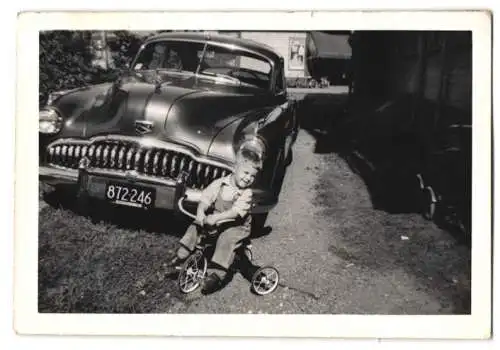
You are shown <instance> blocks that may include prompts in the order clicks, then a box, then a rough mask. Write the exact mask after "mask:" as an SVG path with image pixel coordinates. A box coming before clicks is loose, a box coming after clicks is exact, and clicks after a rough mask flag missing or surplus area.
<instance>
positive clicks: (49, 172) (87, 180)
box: [39, 166, 276, 214]
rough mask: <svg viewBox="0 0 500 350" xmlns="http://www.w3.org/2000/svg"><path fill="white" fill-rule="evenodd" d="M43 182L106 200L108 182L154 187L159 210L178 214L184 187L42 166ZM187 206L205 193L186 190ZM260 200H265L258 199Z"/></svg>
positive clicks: (261, 205)
mask: <svg viewBox="0 0 500 350" xmlns="http://www.w3.org/2000/svg"><path fill="white" fill-rule="evenodd" d="M39 179H40V181H41V182H43V183H46V184H48V185H52V186H74V187H75V189H76V190H77V191H78V192H79V193H85V194H86V195H88V196H89V197H93V198H97V199H102V200H104V199H105V188H106V184H107V182H108V181H110V180H113V181H119V182H122V183H124V184H126V183H129V184H136V185H140V186H147V187H152V188H154V189H155V190H156V199H155V203H154V207H155V208H159V209H166V210H177V209H178V208H177V198H178V195H179V193H178V191H179V188H180V186H182V185H183V184H182V183H179V182H177V181H175V180H172V179H165V178H159V177H151V176H144V175H141V174H137V173H134V172H130V171H129V172H125V171H123V172H117V171H114V170H111V171H110V170H106V169H97V168H86V169H83V168H82V169H79V170H77V169H67V168H59V167H54V166H40V167H39ZM183 195H184V196H185V201H186V202H187V204H188V205H189V204H197V203H198V202H199V201H200V198H201V190H197V189H191V188H186V189H185V190H183ZM256 197H257V198H259V197H262V196H258V195H257V196H256ZM275 206H276V202H275V201H273V202H271V203H270V202H269V201H259V200H257V201H256V203H255V204H254V206H253V207H252V210H251V212H252V213H253V214H259V213H267V212H269V211H270V210H271V209H272V208H274V207H275Z"/></svg>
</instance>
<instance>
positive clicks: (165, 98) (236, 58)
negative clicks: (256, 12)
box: [39, 32, 298, 217]
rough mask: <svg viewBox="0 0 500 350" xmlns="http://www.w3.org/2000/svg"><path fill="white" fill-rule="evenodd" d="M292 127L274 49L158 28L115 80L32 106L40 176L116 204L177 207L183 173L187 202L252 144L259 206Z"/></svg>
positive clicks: (263, 208)
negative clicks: (257, 162) (259, 164)
mask: <svg viewBox="0 0 500 350" xmlns="http://www.w3.org/2000/svg"><path fill="white" fill-rule="evenodd" d="M297 132H298V121H297V117H296V106H295V103H294V101H293V100H292V99H289V98H288V96H287V91H286V85H285V76H284V64H283V58H282V57H281V56H280V55H278V54H277V53H275V52H274V51H273V50H272V49H271V48H268V47H267V46H265V45H262V44H259V43H256V42H253V41H250V40H243V39H238V38H233V37H229V36H221V35H206V34H201V33H183V32H179V33H162V34H158V35H156V36H153V37H151V38H149V39H147V40H146V41H145V42H144V44H143V45H142V46H141V48H140V49H139V51H138V53H137V55H136V57H135V58H134V59H133V60H132V61H131V64H130V65H129V67H128V68H127V69H126V70H124V71H123V72H122V73H121V74H120V75H119V77H118V78H117V79H116V81H114V82H109V83H103V84H99V85H94V86H87V87H82V88H78V89H74V90H71V91H59V92H54V93H52V94H50V96H49V100H48V102H47V105H46V106H45V107H44V108H42V109H41V110H40V113H39V136H40V181H42V182H43V183H47V184H50V185H52V186H55V187H56V188H63V187H64V188H67V185H69V187H72V188H74V189H77V191H76V193H78V194H82V193H84V194H85V195H86V196H88V198H96V199H101V200H104V201H108V202H111V203H114V204H118V205H126V206H133V207H137V208H142V209H144V210H149V209H153V208H159V209H167V210H172V209H174V210H175V209H176V202H175V198H176V197H175V196H176V190H177V189H178V187H179V186H178V184H179V183H180V182H183V184H184V189H185V192H184V193H185V194H186V198H187V199H186V200H187V202H188V203H192V204H195V203H196V202H197V201H198V199H199V195H200V191H201V190H203V188H205V187H206V186H207V185H208V184H209V183H210V182H212V181H213V180H214V179H216V178H219V177H221V176H225V175H227V174H229V173H230V172H231V171H233V169H234V165H235V157H236V154H237V153H238V152H239V151H240V150H244V149H245V148H252V150H253V151H254V152H257V153H258V154H259V156H260V157H262V159H263V171H262V172H261V173H260V175H259V177H258V179H257V181H256V184H255V191H254V193H255V196H254V206H253V209H252V210H253V213H254V214H264V215H265V213H267V212H269V211H270V210H271V209H272V208H273V207H274V206H275V205H276V204H277V201H278V197H279V193H280V189H281V184H282V181H283V177H284V174H285V171H286V167H287V165H288V164H290V162H291V159H292V145H293V143H294V141H295V139H296V136H297ZM261 216H262V215H260V217H261Z"/></svg>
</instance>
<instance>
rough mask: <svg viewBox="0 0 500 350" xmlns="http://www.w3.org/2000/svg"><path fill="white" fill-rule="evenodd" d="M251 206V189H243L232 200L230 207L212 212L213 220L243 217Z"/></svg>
mask: <svg viewBox="0 0 500 350" xmlns="http://www.w3.org/2000/svg"><path fill="white" fill-rule="evenodd" d="M251 206H252V190H250V189H247V190H244V191H243V193H242V194H241V195H240V196H239V197H238V199H237V200H236V201H235V202H234V204H233V206H232V207H231V209H229V210H226V211H223V212H220V213H215V214H213V216H212V217H213V221H215V222H219V221H223V220H234V219H236V218H238V217H244V216H246V215H247V214H248V213H249V212H250V208H251Z"/></svg>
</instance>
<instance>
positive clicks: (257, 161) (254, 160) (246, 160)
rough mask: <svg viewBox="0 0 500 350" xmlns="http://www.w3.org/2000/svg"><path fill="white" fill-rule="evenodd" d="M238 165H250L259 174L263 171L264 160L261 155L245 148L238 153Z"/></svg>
mask: <svg viewBox="0 0 500 350" xmlns="http://www.w3.org/2000/svg"><path fill="white" fill-rule="evenodd" d="M236 163H237V164H241V165H249V166H251V167H253V168H254V169H256V170H257V171H258V172H259V171H261V170H262V158H261V157H260V155H259V154H258V153H257V152H255V151H253V150H251V149H248V148H243V149H241V150H240V151H239V152H238V156H237V157H236Z"/></svg>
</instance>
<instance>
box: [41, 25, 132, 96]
mask: <svg viewBox="0 0 500 350" xmlns="http://www.w3.org/2000/svg"><path fill="white" fill-rule="evenodd" d="M91 34H92V33H91V32H89V31H47V32H41V33H40V37H39V47H40V53H39V62H40V68H39V79H40V81H39V96H38V103H39V105H40V106H43V105H45V103H46V101H47V98H48V95H49V93H51V92H54V91H59V90H65V89H73V88H77V87H81V86H85V85H88V84H98V83H102V82H105V81H110V80H112V79H114V78H116V76H117V69H118V70H119V69H122V68H124V67H125V66H126V64H127V63H129V62H130V60H131V59H132V57H133V56H134V54H135V53H136V52H137V50H138V49H139V47H140V44H141V42H142V39H141V38H139V37H138V36H137V35H134V34H132V33H130V32H127V31H115V32H112V34H113V35H112V36H113V37H114V38H115V39H114V40H113V41H110V42H108V45H109V48H110V50H111V55H112V58H113V63H114V64H113V66H114V67H115V69H107V70H105V69H102V68H99V67H93V66H92V64H91V62H92V53H91V51H90V44H91Z"/></svg>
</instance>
